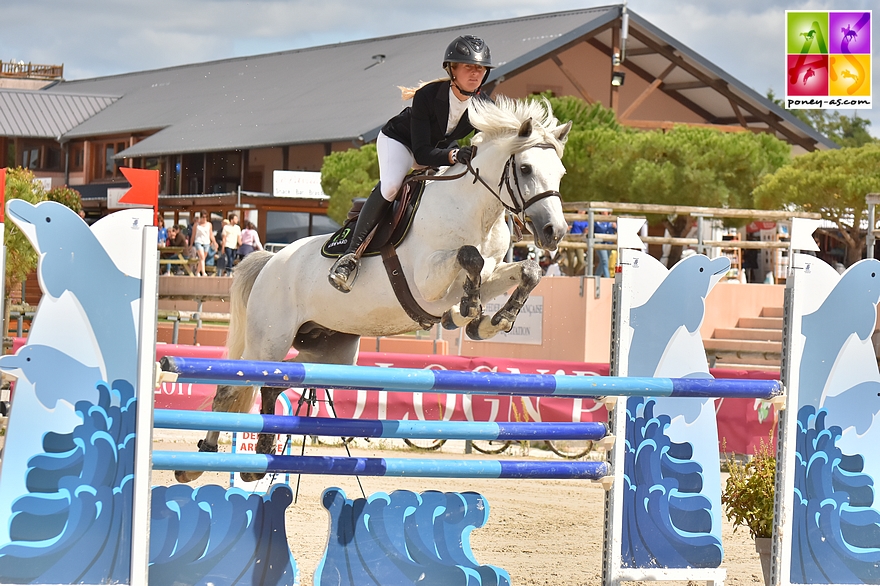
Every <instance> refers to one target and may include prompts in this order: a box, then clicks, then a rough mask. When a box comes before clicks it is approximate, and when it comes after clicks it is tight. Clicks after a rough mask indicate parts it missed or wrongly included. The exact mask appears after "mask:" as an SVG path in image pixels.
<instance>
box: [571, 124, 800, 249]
mask: <svg viewBox="0 0 880 586" xmlns="http://www.w3.org/2000/svg"><path fill="white" fill-rule="evenodd" d="M789 153H790V148H789V146H788V145H787V144H786V143H784V142H782V141H780V140H778V139H776V138H775V137H773V136H770V135H769V134H765V133H759V134H754V133H750V132H722V131H718V130H714V129H710V128H697V127H690V126H684V125H682V126H675V127H674V128H673V129H672V130H670V131H668V132H664V131H659V130H658V131H648V132H639V131H634V130H628V129H622V128H618V129H615V128H612V127H594V128H590V129H587V130H577V131H575V130H573V131H572V133H571V136H570V138H569V141H568V144H567V145H566V150H565V158H564V159H563V163H564V164H565V167H566V170H567V174H566V175H565V177H564V178H563V181H562V193H563V197H564V198H565V200H566V201H619V202H632V203H650V204H665V205H684V206H705V207H719V208H751V207H754V202H753V200H752V190H753V189H754V188H755V187H756V186H757V185H758V184H759V182H760V180H761V178H762V177H763V176H765V175H767V174H769V173H772V172H774V171H776V170H777V169H778V168H779V167H781V166H782V165H784V164H785V163H786V162H787V161H788V159H789V156H790V154H789ZM651 220H652V221H653V220H658V221H660V222H661V223H662V224H663V225H664V226H665V228H666V229H667V230H668V231H669V234H670V235H671V236H673V237H679V238H683V237H685V236H686V235H687V233H688V232H689V230H690V228H691V226H692V224H693V219H692V218H691V217H690V216H688V215H678V216H671V217H661V218H651ZM680 254H681V248H680V247H673V249H672V251H671V253H670V257H669V263H670V266H671V265H672V264H674V263H675V262H677V261H678V258H679V256H680Z"/></svg>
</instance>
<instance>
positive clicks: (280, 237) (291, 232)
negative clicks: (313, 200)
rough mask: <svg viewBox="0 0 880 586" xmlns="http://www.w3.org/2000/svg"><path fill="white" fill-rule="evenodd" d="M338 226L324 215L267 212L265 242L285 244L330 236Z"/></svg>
mask: <svg viewBox="0 0 880 586" xmlns="http://www.w3.org/2000/svg"><path fill="white" fill-rule="evenodd" d="M338 228H339V224H337V223H336V222H334V221H333V220H331V219H330V218H329V217H328V216H326V215H324V214H310V213H308V212H267V213H266V242H267V243H278V244H287V243H290V242H293V241H294V240H299V239H300V238H305V237H306V236H313V235H315V234H330V233H332V232H335V231H336V230H337V229H338Z"/></svg>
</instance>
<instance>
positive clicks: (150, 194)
mask: <svg viewBox="0 0 880 586" xmlns="http://www.w3.org/2000/svg"><path fill="white" fill-rule="evenodd" d="M119 170H120V171H122V174H123V175H125V178H126V179H128V182H129V183H131V189H129V190H128V191H126V192H125V195H123V196H122V197H120V198H119V203H131V204H141V205H148V206H150V207H152V208H153V223H154V224H155V223H156V218H157V217H158V215H159V171H154V170H151V169H132V168H131V167H120V168H119Z"/></svg>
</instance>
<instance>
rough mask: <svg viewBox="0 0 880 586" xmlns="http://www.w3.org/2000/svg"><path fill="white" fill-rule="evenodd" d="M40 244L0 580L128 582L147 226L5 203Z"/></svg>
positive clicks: (142, 214) (1, 486)
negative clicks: (38, 296) (38, 292)
mask: <svg viewBox="0 0 880 586" xmlns="http://www.w3.org/2000/svg"><path fill="white" fill-rule="evenodd" d="M7 215H8V218H9V219H10V220H11V221H12V222H14V223H15V224H16V225H17V226H18V227H19V228H20V229H21V230H22V232H23V233H24V234H25V235H27V237H28V239H29V240H30V241H31V243H32V245H33V246H34V247H35V248H36V250H37V251H38V252H39V255H40V260H39V265H38V269H37V270H38V273H37V274H38V278H39V282H40V287H41V288H42V291H43V294H44V295H43V298H42V300H41V302H40V305H39V308H38V310H37V317H36V318H35V319H34V323H33V328H32V329H31V333H30V336H29V338H28V343H27V345H25V346H23V347H22V348H21V349H20V350H19V351H18V353H17V354H15V355H8V356H3V357H0V369H2V370H3V371H5V372H8V373H10V374H12V375H14V376H16V377H18V380H17V381H16V385H15V391H14V394H13V402H12V410H11V413H10V419H9V427H8V435H7V439H6V447H5V450H4V454H3V460H2V464H0V466H2V468H0V582H3V583H19V584H24V583H28V584H41V583H43V584H46V583H50V584H78V583H90V584H99V583H100V584H108V583H124V584H127V583H129V580H130V549H131V542H132V516H131V515H132V513H131V509H132V500H133V471H134V448H135V439H134V438H135V434H134V431H135V419H136V417H135V415H136V414H135V411H136V405H137V397H136V396H135V389H136V387H137V374H138V373H137V353H138V331H137V330H138V327H137V324H138V319H137V317H138V314H139V309H140V297H141V278H140V275H141V258H142V255H141V250H142V237H143V228H144V226H146V225H148V224H149V222H150V218H151V215H152V214H151V211H150V210H126V211H124V212H119V213H117V214H113V215H111V216H107V217H106V218H103V219H101V220H100V221H98V222H96V223H95V224H94V225H92V226H91V227H89V226H88V225H87V224H86V223H85V222H83V220H82V219H81V218H80V217H79V216H78V215H77V214H76V213H74V212H73V211H71V210H70V209H69V208H67V207H65V206H62V205H60V204H58V203H55V202H43V203H40V204H38V205H37V206H33V205H31V204H29V203H27V202H25V201H22V200H11V201H10V202H9V203H8V205H7Z"/></svg>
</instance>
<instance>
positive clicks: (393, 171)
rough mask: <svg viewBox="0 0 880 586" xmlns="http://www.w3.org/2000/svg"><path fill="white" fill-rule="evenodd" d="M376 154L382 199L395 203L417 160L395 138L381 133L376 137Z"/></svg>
mask: <svg viewBox="0 0 880 586" xmlns="http://www.w3.org/2000/svg"><path fill="white" fill-rule="evenodd" d="M376 153H377V154H378V156H379V181H381V182H382V185H381V187H380V188H381V190H382V197H384V198H385V199H386V200H387V201H394V198H395V197H396V196H397V192H398V191H399V190H400V186H401V185H402V184H403V179H404V177H406V174H407V173H409V171H410V169H412V168H413V166H414V165H415V162H416V160H415V159H414V158H413V154H412V152H411V151H410V150H409V149H408V148H407V147H406V146H404V145H403V143H400V142H398V141H396V140H394V139H393V138H389V137H387V136H385V135H384V134H382V133H381V132H380V133H379V136H378V137H376Z"/></svg>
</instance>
